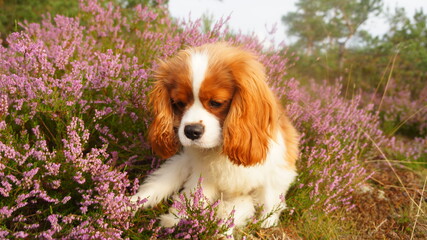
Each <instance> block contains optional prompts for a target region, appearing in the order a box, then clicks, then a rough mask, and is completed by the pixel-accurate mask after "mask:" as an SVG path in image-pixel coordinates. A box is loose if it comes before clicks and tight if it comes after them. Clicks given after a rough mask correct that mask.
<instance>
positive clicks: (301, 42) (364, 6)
mask: <svg viewBox="0 0 427 240" xmlns="http://www.w3.org/2000/svg"><path fill="white" fill-rule="evenodd" d="M381 5H382V2H381V0H344V1H343V0H322V1H312V0H300V1H299V2H297V3H296V7H297V11H296V12H290V13H288V14H287V15H285V16H283V18H282V21H283V23H284V24H286V25H287V26H288V34H290V35H293V36H296V37H298V41H297V43H296V44H297V45H298V46H300V47H304V48H305V49H306V53H308V54H313V52H314V51H315V50H320V49H321V48H324V47H325V46H326V47H328V48H333V47H341V46H345V45H346V43H347V42H348V41H349V40H350V39H351V38H352V37H353V36H354V35H355V34H356V33H357V31H358V29H359V27H360V26H361V25H362V24H363V23H364V22H365V21H366V20H367V19H368V17H369V15H371V14H378V13H379V11H380V9H381Z"/></svg>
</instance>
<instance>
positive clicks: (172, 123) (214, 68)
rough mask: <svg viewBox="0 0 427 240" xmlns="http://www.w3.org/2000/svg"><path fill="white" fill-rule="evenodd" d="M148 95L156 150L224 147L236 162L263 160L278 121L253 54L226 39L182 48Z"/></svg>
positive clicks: (151, 138)
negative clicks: (226, 42)
mask: <svg viewBox="0 0 427 240" xmlns="http://www.w3.org/2000/svg"><path fill="white" fill-rule="evenodd" d="M155 77H156V79H157V81H156V83H155V85H154V89H153V91H152V93H151V96H150V104H151V105H152V106H153V113H154V116H155V118H154V121H153V123H152V125H151V126H150V129H149V141H150V143H151V145H152V147H153V150H154V151H155V152H156V153H157V154H158V155H160V156H161V157H163V158H168V157H170V156H172V155H174V154H175V153H176V152H177V151H178V150H179V148H180V145H182V146H184V147H194V148H200V149H210V148H217V147H220V148H222V152H223V153H224V154H225V155H227V156H228V157H229V159H230V160H231V161H232V162H234V163H235V164H238V165H245V166H249V165H254V164H256V163H259V162H261V161H263V160H264V159H265V157H266V154H267V151H268V144H269V139H270V138H272V137H273V136H272V135H273V129H275V128H276V125H277V109H276V108H277V106H276V102H275V98H274V96H273V94H272V92H271V91H270V89H269V87H268V86H267V84H266V82H265V73H264V68H263V66H262V64H261V63H259V62H258V61H257V60H256V58H255V56H254V55H252V54H251V53H249V52H247V51H245V50H242V49H240V48H237V47H232V46H230V45H227V44H225V43H216V44H207V45H203V46H200V47H196V48H190V49H187V50H183V51H181V52H179V53H178V54H177V55H176V56H175V57H173V58H171V59H169V60H167V61H165V62H162V63H161V64H160V67H159V69H158V70H157V73H156V75H155Z"/></svg>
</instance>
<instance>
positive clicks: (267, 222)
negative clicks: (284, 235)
mask: <svg viewBox="0 0 427 240" xmlns="http://www.w3.org/2000/svg"><path fill="white" fill-rule="evenodd" d="M278 223H279V214H275V213H274V214H272V215H270V216H269V217H268V218H266V219H264V221H262V223H261V227H262V228H270V227H274V226H276V225H277V224H278Z"/></svg>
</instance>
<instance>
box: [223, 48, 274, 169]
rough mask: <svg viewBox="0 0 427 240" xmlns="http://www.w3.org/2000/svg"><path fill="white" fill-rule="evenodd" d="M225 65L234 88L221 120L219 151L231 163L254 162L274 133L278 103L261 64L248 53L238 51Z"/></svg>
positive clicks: (263, 154)
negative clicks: (221, 130)
mask: <svg viewBox="0 0 427 240" xmlns="http://www.w3.org/2000/svg"><path fill="white" fill-rule="evenodd" d="M229 66H230V68H231V72H232V75H233V77H234V80H235V82H236V87H237V88H236V92H235V95H234V97H233V100H232V103H231V107H230V111H229V113H228V115H227V118H226V119H225V122H224V127H223V135H224V144H223V152H224V154H226V155H227V156H228V157H229V159H230V160H231V161H232V162H234V163H235V164H238V165H244V166H250V165H255V164H257V163H261V162H262V161H264V160H265V158H266V155H267V152H268V147H269V139H271V138H274V137H275V136H274V129H276V127H277V119H278V116H277V114H278V106H277V103H276V100H275V97H274V95H273V93H272V92H271V90H270V89H269V87H268V85H267V83H266V77H265V71H264V67H263V66H262V64H261V63H260V62H258V61H257V60H256V59H255V57H254V56H253V55H252V54H249V53H247V52H245V51H241V52H238V54H236V55H234V56H232V57H231V59H230V65H229Z"/></svg>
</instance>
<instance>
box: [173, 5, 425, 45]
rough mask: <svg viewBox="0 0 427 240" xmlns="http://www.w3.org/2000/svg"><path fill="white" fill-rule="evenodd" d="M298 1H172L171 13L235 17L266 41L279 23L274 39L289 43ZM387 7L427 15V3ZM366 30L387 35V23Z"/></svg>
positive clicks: (237, 26) (235, 23)
mask: <svg viewBox="0 0 427 240" xmlns="http://www.w3.org/2000/svg"><path fill="white" fill-rule="evenodd" d="M296 1H297V0H221V1H220V0H169V10H170V12H171V14H172V16H173V17H177V18H188V17H189V15H190V14H191V19H197V18H200V17H201V16H202V15H203V14H207V15H211V16H213V18H214V20H217V19H219V18H221V17H224V18H226V17H228V16H231V18H230V20H229V22H228V25H229V26H230V27H231V29H232V30H234V31H239V30H241V31H242V32H243V33H252V32H254V33H256V34H257V36H258V37H259V38H260V39H261V40H262V39H264V38H265V37H266V36H268V29H271V28H272V26H274V24H275V23H276V24H277V28H278V30H277V32H276V34H275V35H274V38H275V39H276V40H277V41H282V40H285V42H289V38H287V37H286V33H285V26H284V25H283V24H282V22H281V18H282V16H283V15H285V14H286V13H287V12H289V11H294V10H295V6H294V4H295V2H296ZM383 2H384V5H385V6H386V7H389V8H390V9H392V10H393V9H394V8H395V7H396V6H399V7H405V8H406V12H407V14H408V15H409V16H411V17H412V16H413V13H414V11H415V9H420V8H423V9H424V12H427V0H383ZM363 28H364V29H366V30H368V31H370V32H371V34H374V35H382V34H384V33H385V32H387V29H388V27H387V25H386V24H385V22H384V20H382V19H379V18H375V19H371V20H369V21H368V22H367V23H366V24H365V25H364V26H363Z"/></svg>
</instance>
